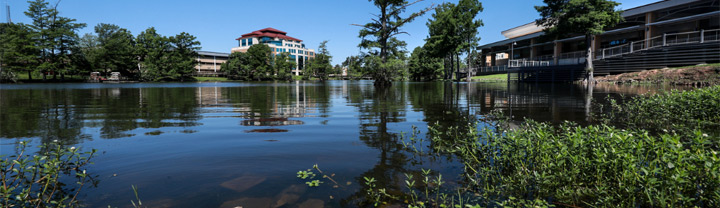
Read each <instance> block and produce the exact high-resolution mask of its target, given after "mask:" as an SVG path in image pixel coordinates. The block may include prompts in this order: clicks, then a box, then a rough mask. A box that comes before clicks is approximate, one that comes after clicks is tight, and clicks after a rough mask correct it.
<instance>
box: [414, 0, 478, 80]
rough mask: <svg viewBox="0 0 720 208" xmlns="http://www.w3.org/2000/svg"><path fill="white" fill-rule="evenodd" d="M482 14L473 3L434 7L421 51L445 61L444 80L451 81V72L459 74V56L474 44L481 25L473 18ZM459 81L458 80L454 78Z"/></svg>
mask: <svg viewBox="0 0 720 208" xmlns="http://www.w3.org/2000/svg"><path fill="white" fill-rule="evenodd" d="M482 11H483V7H482V3H480V2H479V1H477V0H460V2H458V4H457V5H456V4H453V3H449V2H448V3H444V4H441V5H440V6H438V7H437V8H435V13H434V14H433V15H432V17H433V19H430V20H428V23H427V26H428V30H429V35H430V36H429V37H428V38H427V39H426V45H425V48H426V50H428V52H429V54H430V55H433V56H435V57H446V58H448V59H449V62H448V63H449V66H450V67H449V68H447V69H445V71H444V74H445V76H444V78H445V79H451V78H452V71H453V69H454V68H455V69H457V72H459V71H460V64H456V62H459V61H460V59H459V53H461V52H463V51H465V52H467V54H470V51H471V49H472V48H474V46H476V45H477V41H478V40H479V37H477V29H478V27H481V26H482V25H483V23H482V20H476V19H475V17H476V16H477V15H478V14H479V13H480V12H482ZM458 79H459V77H458Z"/></svg>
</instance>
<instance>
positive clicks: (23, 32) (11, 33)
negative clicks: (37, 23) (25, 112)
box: [0, 23, 40, 82]
mask: <svg viewBox="0 0 720 208" xmlns="http://www.w3.org/2000/svg"><path fill="white" fill-rule="evenodd" d="M32 38H33V34H32V31H31V29H30V27H29V26H27V25H25V24H11V23H1V24H0V68H2V71H0V82H1V81H3V80H11V81H12V80H15V78H16V76H17V74H18V73H24V72H27V73H28V75H29V74H31V73H32V72H33V71H34V70H35V66H37V65H38V59H37V57H38V56H39V54H40V50H39V49H38V48H37V47H35V45H34V44H33V40H32ZM30 78H32V77H30Z"/></svg>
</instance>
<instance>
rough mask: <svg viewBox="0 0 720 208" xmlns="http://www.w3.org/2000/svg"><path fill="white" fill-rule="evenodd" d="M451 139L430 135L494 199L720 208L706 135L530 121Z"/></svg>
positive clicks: (713, 147) (718, 164)
mask: <svg viewBox="0 0 720 208" xmlns="http://www.w3.org/2000/svg"><path fill="white" fill-rule="evenodd" d="M471 125H472V124H471ZM430 129H431V130H430V131H431V133H432V131H434V130H433V129H434V127H432V126H431V128H430ZM448 134H453V133H451V132H449V133H445V132H435V134H431V135H433V136H432V138H431V139H432V141H433V144H434V145H436V146H435V147H434V150H435V151H438V152H440V153H452V154H455V155H457V156H458V157H459V158H461V160H462V161H463V163H464V165H465V166H466V173H467V175H466V177H467V178H468V179H469V181H472V182H473V185H474V188H475V191H476V192H477V193H483V194H484V195H485V196H487V197H500V198H504V197H514V198H518V199H523V200H535V199H545V200H548V201H552V202H553V203H555V204H560V205H573V206H590V207H593V206H600V207H692V206H699V207H718V206H720V178H719V175H720V160H719V159H718V154H717V152H718V143H717V141H718V140H717V138H711V137H710V136H708V135H707V134H702V133H700V132H695V133H694V134H693V136H692V137H689V138H684V137H683V136H680V135H678V134H662V135H659V136H651V135H650V134H649V133H647V132H642V131H625V130H620V129H617V128H615V127H610V126H606V125H599V126H588V127H580V126H577V125H575V124H572V123H566V124H563V125H561V126H559V127H555V126H553V125H551V124H547V123H537V122H533V121H528V122H527V123H525V124H523V125H522V126H521V128H519V129H516V130H512V131H506V132H496V131H491V130H485V131H484V132H482V133H480V134H476V136H466V135H465V136H463V135H459V136H458V135H448ZM448 136H450V137H448ZM447 138H455V140H454V141H451V142H448V141H446V140H447ZM442 144H451V145H442ZM501 201H502V200H501Z"/></svg>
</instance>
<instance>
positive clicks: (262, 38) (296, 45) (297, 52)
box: [232, 28, 315, 75]
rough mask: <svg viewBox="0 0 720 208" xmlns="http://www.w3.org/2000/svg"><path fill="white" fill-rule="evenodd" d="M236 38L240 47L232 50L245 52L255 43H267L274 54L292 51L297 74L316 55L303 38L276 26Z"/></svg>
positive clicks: (294, 71) (291, 56) (291, 55)
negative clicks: (295, 36)
mask: <svg viewBox="0 0 720 208" xmlns="http://www.w3.org/2000/svg"><path fill="white" fill-rule="evenodd" d="M236 40H237V41H238V47H235V48H232V52H242V53H245V52H247V50H248V49H249V48H250V46H252V45H254V44H266V45H268V46H270V49H271V50H272V51H273V54H280V53H284V52H288V53H290V58H292V59H295V63H296V67H295V70H293V71H292V73H294V74H295V75H300V73H301V72H302V69H303V67H304V66H305V63H307V62H308V60H310V59H312V58H314V57H315V50H313V49H308V48H306V47H305V44H304V43H303V41H302V40H300V39H297V38H293V37H290V36H287V33H286V32H283V31H280V30H277V29H274V28H265V29H262V30H258V31H254V32H251V33H248V34H244V35H242V37H239V38H238V39H236Z"/></svg>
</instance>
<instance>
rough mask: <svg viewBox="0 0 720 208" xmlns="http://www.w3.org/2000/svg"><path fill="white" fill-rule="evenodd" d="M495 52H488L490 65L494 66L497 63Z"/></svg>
mask: <svg viewBox="0 0 720 208" xmlns="http://www.w3.org/2000/svg"><path fill="white" fill-rule="evenodd" d="M496 56H497V54H496V53H490V66H495V65H496V64H497V61H496V59H497V57H496Z"/></svg>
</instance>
